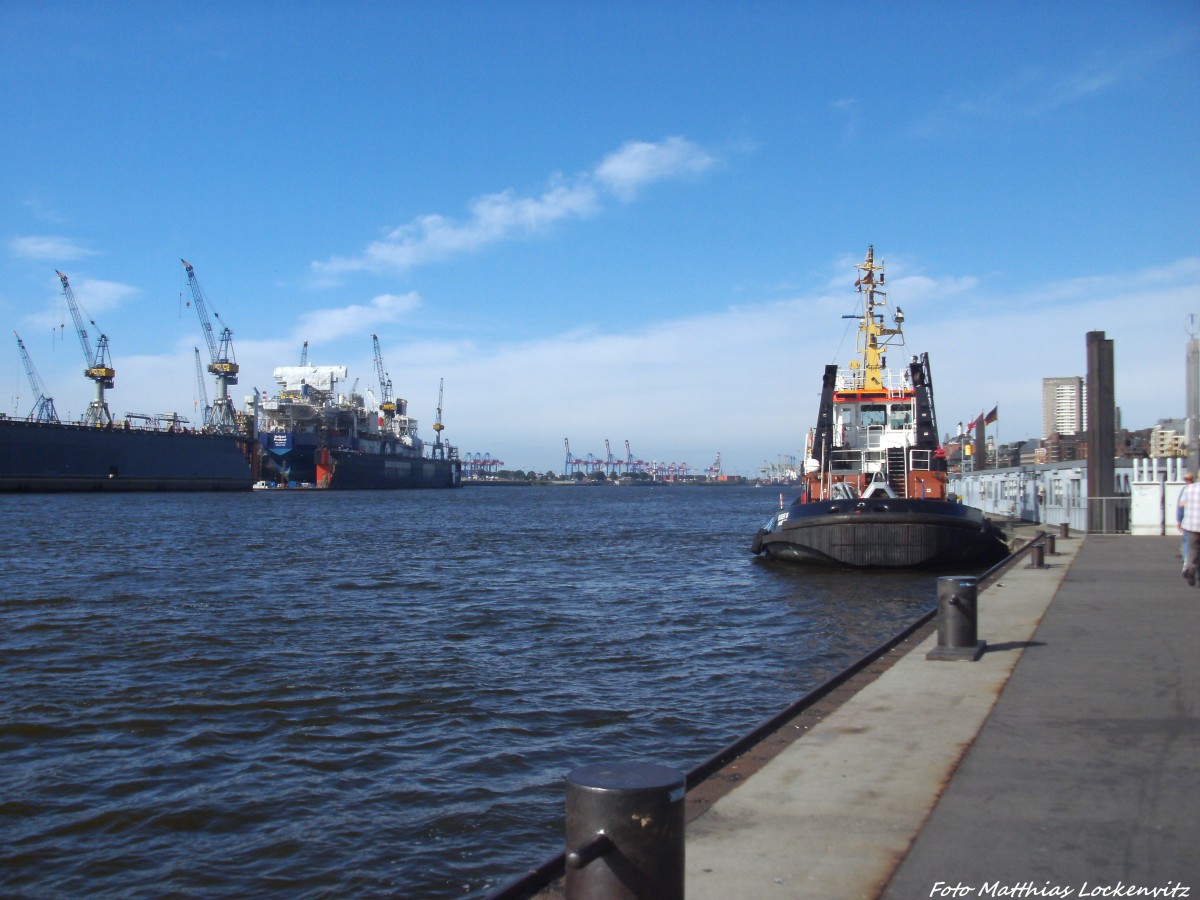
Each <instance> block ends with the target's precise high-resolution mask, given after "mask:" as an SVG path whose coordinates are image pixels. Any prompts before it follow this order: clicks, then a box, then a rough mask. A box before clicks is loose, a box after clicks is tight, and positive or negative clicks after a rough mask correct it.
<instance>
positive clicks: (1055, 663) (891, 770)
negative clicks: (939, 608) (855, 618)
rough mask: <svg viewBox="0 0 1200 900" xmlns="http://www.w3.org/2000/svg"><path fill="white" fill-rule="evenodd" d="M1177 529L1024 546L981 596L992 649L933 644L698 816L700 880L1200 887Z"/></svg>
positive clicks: (1190, 641)
mask: <svg viewBox="0 0 1200 900" xmlns="http://www.w3.org/2000/svg"><path fill="white" fill-rule="evenodd" d="M1178 547H1179V541H1178V539H1177V538H1173V537H1162V538H1156V537H1128V536H1090V537H1087V538H1086V539H1083V540H1080V539H1068V540H1059V541H1058V548H1059V550H1060V551H1062V555H1061V556H1053V557H1050V556H1048V557H1047V558H1046V561H1047V563H1048V564H1049V566H1050V567H1049V568H1047V569H1029V568H1025V567H1024V565H1023V564H1020V563H1019V564H1018V566H1017V567H1016V568H1014V569H1013V570H1011V571H1010V572H1009V573H1008V574H1007V575H1005V577H1004V578H1003V579H1002V581H1001V582H1000V584H997V585H995V586H993V587H991V588H989V589H988V590H986V591H984V592H983V593H982V594H981V595H980V598H979V637H980V638H981V639H983V640H986V641H987V642H988V645H989V646H988V652H987V653H985V654H984V655H983V657H982V658H981V659H980V660H979V661H978V662H933V661H929V660H926V659H925V654H926V653H927V652H928V650H930V649H932V647H933V646H935V645H936V638H930V639H929V640H928V641H926V642H925V643H924V644H923V645H921V646H919V647H918V648H917V649H915V650H913V651H912V652H910V653H909V654H908V655H907V656H905V657H904V658H902V659H900V660H899V661H897V662H896V663H895V664H894V665H893V666H892V667H891V668H890V669H889V670H888V671H887V672H885V673H884V674H883V675H882V676H881V677H880V678H879V679H878V680H876V681H875V682H873V683H871V684H869V685H868V686H867V687H866V688H864V689H863V690H862V691H861V692H860V693H859V694H857V695H856V696H855V697H854V698H852V699H851V700H850V701H848V702H847V703H846V704H844V705H843V706H842V707H840V708H839V709H838V710H837V711H836V712H834V713H833V714H832V715H830V716H829V717H828V718H826V719H825V720H823V721H821V722H820V723H819V724H818V725H816V726H814V727H813V728H812V730H811V731H810V732H809V733H808V734H806V735H805V736H804V737H803V738H802V739H801V740H799V741H797V742H795V743H794V744H793V745H792V746H791V747H789V748H788V749H787V750H785V751H784V752H783V753H781V754H780V755H779V756H778V757H776V758H775V759H774V760H772V761H771V762H770V763H768V764H767V765H766V766H765V767H764V768H763V769H762V770H761V771H759V772H757V773H756V774H754V775H753V776H752V777H750V778H749V779H747V781H746V782H745V783H744V784H742V785H741V786H739V787H738V788H737V789H736V790H734V791H733V792H732V793H730V794H728V795H727V796H725V797H723V798H721V799H720V800H718V801H717V802H716V803H715V804H714V806H713V808H712V809H711V810H710V811H709V812H707V813H705V814H704V815H703V816H701V817H700V818H699V819H697V820H696V821H694V822H692V823H690V824H689V825H688V831H687V863H686V865H687V872H686V884H687V895H688V897H689V898H734V897H764V898H767V897H787V898H837V900H844V898H854V897H863V898H874V897H879V896H883V897H885V898H889V900H891V898H898V900H907V898H916V897H931V896H933V897H936V896H943V897H980V896H996V897H1021V896H1024V897H1036V896H1072V897H1077V896H1095V897H1100V896H1116V895H1114V894H1113V893H1107V894H1106V893H1101V892H1096V893H1092V894H1088V893H1086V892H1087V891H1095V890H1096V889H1097V888H1099V889H1101V891H1103V890H1105V889H1111V888H1116V887H1118V886H1121V887H1123V888H1125V889H1127V888H1130V887H1141V888H1147V889H1153V888H1159V889H1161V891H1162V892H1160V893H1159V894H1157V896H1178V897H1182V896H1185V892H1184V891H1183V890H1182V889H1181V888H1177V887H1176V886H1177V885H1179V884H1180V883H1182V885H1183V886H1186V887H1188V888H1190V889H1191V894H1190V895H1191V896H1193V897H1200V709H1198V707H1200V590H1195V589H1190V588H1188V587H1187V585H1186V583H1185V582H1184V581H1183V579H1182V578H1181V577H1180V575H1179V562H1178V560H1177V559H1176V556H1175V553H1176V551H1177V550H1178ZM1052 599H1053V602H1051V600H1052ZM1054 889H1057V893H1051V891H1052V890H1054ZM1035 891H1038V892H1040V893H1035ZM1068 891H1069V892H1070V893H1067V892H1068ZM1167 891H1170V892H1169V893H1168V892H1167ZM1121 896H1137V895H1131V894H1123V895H1121ZM1140 896H1147V895H1146V894H1142V895H1140ZM1150 896H1153V895H1150Z"/></svg>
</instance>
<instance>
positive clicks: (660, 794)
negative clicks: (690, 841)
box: [566, 763, 687, 900]
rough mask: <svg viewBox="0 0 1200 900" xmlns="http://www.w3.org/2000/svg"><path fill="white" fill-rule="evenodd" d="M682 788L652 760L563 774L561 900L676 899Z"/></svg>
mask: <svg viewBox="0 0 1200 900" xmlns="http://www.w3.org/2000/svg"><path fill="white" fill-rule="evenodd" d="M686 790H687V785H686V780H685V777H684V773H683V772H680V771H678V770H676V769H670V768H667V767H666V766H657V765H654V764H652V763H616V764H611V765H594V766H583V767H582V768H579V769H575V770H574V771H573V772H571V773H570V774H569V775H567V878H566V896H567V900H634V898H637V900H658V898H663V900H672V898H677V900H683V846H684V842H683V832H684V822H683V796H684V794H685V793H686Z"/></svg>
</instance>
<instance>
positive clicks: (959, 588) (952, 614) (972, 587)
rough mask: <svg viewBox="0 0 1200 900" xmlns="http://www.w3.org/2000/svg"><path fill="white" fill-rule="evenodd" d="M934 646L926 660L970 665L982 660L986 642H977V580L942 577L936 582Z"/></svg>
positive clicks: (969, 577) (958, 576)
mask: <svg viewBox="0 0 1200 900" xmlns="http://www.w3.org/2000/svg"><path fill="white" fill-rule="evenodd" d="M937 591H938V616H937V633H938V645H937V646H936V647H934V648H933V649H932V650H930V651H929V652H928V653H927V654H925V658H926V659H941V660H958V659H969V660H971V661H972V662H974V661H975V660H977V659H979V657H981V656H983V651H984V648H985V647H987V641H981V640H978V639H977V631H978V628H977V616H976V609H977V607H978V598H979V579H977V578H975V577H974V576H970V575H946V576H944V577H942V578H939V579H938V585H937Z"/></svg>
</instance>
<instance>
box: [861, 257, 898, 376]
mask: <svg viewBox="0 0 1200 900" xmlns="http://www.w3.org/2000/svg"><path fill="white" fill-rule="evenodd" d="M855 268H856V269H858V270H859V271H860V272H862V273H863V274H862V275H860V276H859V277H858V280H857V281H856V282H855V283H854V285H855V287H856V288H857V289H858V292H859V293H860V294H862V295H863V311H862V319H861V320H860V322H859V326H858V352H859V353H860V354H861V355H862V363H861V365H862V367H863V370H864V372H863V383H862V384H861V385H860V386H859V388H858V389H859V390H864V391H882V390H883V369H884V366H885V365H886V360H885V358H884V356H883V351H884V350H885V349H886V348H887V347H889V346H891V345H892V344H895V345H897V346H903V345H904V332H903V331H902V329H901V326H902V325H903V324H904V312H903V311H902V310H901V309H900V308H899V307H896V313H895V315H894V316H893V317H892V318H893V321H894V322H895V323H896V327H895V328H886V327H884V324H883V313H879V312H876V307H882V306H886V305H887V291H885V290H884V289H883V284H884V271H883V260H880V261H879V262H878V263H877V262H875V246H874V245H871V246H869V247H867V257H866V259H864V260H863V261H862V262H861V263H859V264H858V265H857V266H855ZM876 272H878V273H879V274H878V277H876V274H875V273H876ZM858 367H859V363H858V362H857V361H854V362H852V363H851V364H850V368H851V369H857V368H858Z"/></svg>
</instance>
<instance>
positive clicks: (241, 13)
mask: <svg viewBox="0 0 1200 900" xmlns="http://www.w3.org/2000/svg"><path fill="white" fill-rule="evenodd" d="M0 26H2V27H0V34H3V35H4V37H3V38H2V40H3V41H4V44H3V46H4V49H5V53H4V54H3V60H0V67H2V71H3V72H4V74H5V77H6V80H7V83H8V84H9V85H10V89H9V90H8V91H7V92H5V94H4V96H3V98H0V109H2V110H3V113H4V116H5V120H6V121H8V122H10V123H12V126H13V127H12V129H11V130H12V132H13V135H12V138H11V140H9V141H7V142H6V144H5V145H4V146H3V147H0V160H2V161H3V164H4V165H3V170H4V171H5V173H6V176H5V180H4V189H3V191H0V240H2V241H3V246H2V250H3V252H2V253H0V321H2V322H3V324H4V325H5V326H7V328H8V330H9V331H10V332H11V331H14V330H15V331H17V332H19V333H20V334H21V337H22V339H23V340H24V342H25V344H26V346H27V347H28V351H29V354H30V356H31V358H32V359H33V360H34V362H35V364H36V367H37V370H38V372H39V374H40V375H41V377H42V379H43V380H44V381H45V382H46V384H47V386H48V389H49V392H50V393H51V395H52V396H53V397H54V400H55V403H56V406H57V408H58V410H59V413H60V415H63V416H64V417H65V416H67V415H69V414H70V415H73V416H74V417H76V418H77V417H78V416H79V415H80V414H81V413H82V412H83V410H84V408H85V407H86V405H87V403H88V400H89V399H90V395H91V388H90V385H89V384H88V383H87V380H86V379H85V378H84V377H83V375H82V369H83V359H82V354H81V353H80V348H79V343H78V339H77V337H76V335H75V334H74V332H73V329H72V326H71V319H70V317H69V315H67V314H66V310H65V305H64V304H63V301H62V297H61V291H60V284H59V279H58V278H57V277H56V275H55V270H56V269H59V270H62V271H63V272H65V273H67V274H68V275H69V276H70V278H71V284H72V285H73V287H74V290H75V292H76V295H77V296H78V298H79V300H80V303H81V304H82V305H83V307H84V309H85V311H86V314H87V317H88V318H89V319H90V320H94V322H95V323H96V328H97V329H98V331H99V332H102V333H104V334H106V335H107V336H108V338H109V340H110V343H111V352H112V362H113V367H114V368H115V369H116V372H117V375H116V383H115V387H114V388H113V389H112V391H111V392H110V394H109V401H110V403H111V404H112V407H113V412H114V414H116V415H120V414H123V413H124V412H126V411H133V412H141V413H156V412H166V411H176V412H180V413H182V414H184V415H186V416H189V417H190V418H191V419H192V421H197V417H196V416H195V415H194V409H193V408H192V407H194V405H195V403H196V400H197V395H198V390H197V385H196V375H195V364H194V355H193V354H194V350H193V348H194V347H197V346H199V347H203V345H204V344H203V336H202V334H201V329H200V323H199V322H198V320H197V317H196V312H195V310H194V309H193V308H192V307H191V306H190V305H189V296H188V287H187V278H186V273H185V271H184V267H183V265H182V264H181V263H180V258H186V259H188V260H189V262H191V263H192V264H193V265H194V266H195V272H196V275H197V277H198V279H199V280H200V282H201V283H202V284H203V286H204V291H205V296H206V298H207V300H208V302H209V304H210V306H211V308H212V310H213V311H214V312H216V313H217V314H218V315H219V317H220V321H221V322H223V323H224V324H227V325H228V326H229V327H230V328H231V329H232V331H233V345H234V349H235V353H236V356H237V361H238V363H239V364H240V367H241V372H242V378H241V383H240V384H239V385H238V386H237V387H236V388H234V389H233V390H232V393H233V396H234V398H235V401H236V402H237V403H238V404H239V406H240V403H241V399H242V397H243V396H244V395H245V394H248V393H250V392H251V390H252V389H253V388H255V387H257V388H259V389H260V390H267V389H271V388H273V387H274V385H273V382H272V379H271V373H272V369H273V368H274V367H275V366H283V365H296V363H297V362H298V360H299V358H300V354H301V348H302V346H303V344H304V343H305V342H306V341H307V342H308V344H309V349H308V356H309V359H310V360H311V361H313V362H314V363H318V364H324V365H342V364H344V365H346V366H347V367H348V368H349V370H350V374H349V377H350V379H351V380H353V379H356V378H357V379H360V380H361V384H362V386H374V384H375V374H374V367H373V364H372V346H371V334H372V333H373V332H374V333H378V335H379V338H380V341H381V344H382V349H383V357H384V362H385V365H386V368H387V372H388V374H389V376H390V378H391V380H392V382H393V383H394V385H395V391H396V393H397V394H398V395H399V396H401V397H404V398H407V399H408V401H409V409H410V412H411V413H412V414H413V415H415V416H416V417H417V418H418V419H419V420H420V422H421V431H422V434H423V436H424V437H425V438H426V440H427V441H429V440H432V438H433V433H432V430H431V428H432V425H433V422H434V416H435V409H436V406H437V399H438V388H439V382H440V380H441V379H444V383H445V401H444V421H445V425H446V431H445V435H444V436H445V439H446V440H448V441H450V442H451V443H453V444H455V445H457V446H458V447H460V448H463V449H467V450H473V449H477V448H478V449H486V450H488V451H489V452H490V453H491V454H492V455H493V456H494V457H496V458H499V459H503V460H505V461H506V462H507V464H508V466H509V467H510V468H520V469H526V470H536V471H539V472H540V471H557V470H559V469H561V467H562V464H563V452H562V442H563V438H564V436H569V437H570V439H571V443H572V447H573V448H575V449H576V450H578V451H580V452H584V453H586V452H592V453H597V454H598V453H600V452H601V451H602V450H603V444H604V440H605V439H606V438H607V439H611V441H612V442H613V445H614V447H621V448H623V446H624V441H625V440H629V441H631V443H632V445H633V448H634V451H635V452H636V453H637V454H638V455H639V456H640V457H642V458H644V459H666V458H669V459H672V460H678V461H680V462H683V461H686V462H688V463H689V464H690V465H691V466H692V467H693V468H699V469H702V468H705V467H707V466H709V465H711V464H712V462H713V459H714V457H715V455H716V453H717V452H720V453H721V456H722V462H723V468H724V469H725V471H726V472H729V473H732V474H742V475H753V474H755V473H756V472H757V470H758V468H759V467H760V466H761V465H762V464H763V462H764V461H766V460H774V459H775V458H776V457H777V456H779V455H780V454H787V453H797V452H798V451H799V450H800V449H801V448H802V447H803V445H804V436H805V434H806V432H807V430H808V429H809V427H810V426H811V425H812V424H813V420H814V417H815V414H816V407H817V400H818V394H819V389H820V372H821V369H822V367H823V365H824V364H825V363H828V362H835V361H839V360H845V359H848V358H850V357H851V356H853V354H854V335H853V331H852V330H851V331H849V332H845V333H838V332H836V331H831V330H830V323H831V322H832V321H834V320H835V319H837V318H838V317H840V316H842V315H852V314H854V313H855V312H856V308H855V307H856V297H855V294H854V288H853V282H854V276H855V271H854V268H853V267H854V264H855V263H856V262H857V261H858V260H860V259H861V258H862V255H863V252H864V251H865V250H866V247H867V246H868V245H874V247H875V250H876V253H877V254H878V255H879V256H880V257H882V258H883V259H885V260H886V261H887V264H888V283H889V288H890V292H891V293H890V300H891V302H892V304H893V306H895V305H898V306H900V307H902V308H903V309H904V311H905V314H906V315H907V317H908V318H907V323H906V326H905V330H906V334H907V339H908V345H907V348H906V351H907V352H908V353H920V352H924V351H927V352H928V353H929V354H930V359H931V365H932V373H933V378H934V380H935V383H936V385H937V394H938V408H937V414H938V430H939V432H940V433H941V434H943V435H945V434H947V433H953V432H954V431H955V430H956V427H957V423H958V422H960V421H963V422H966V421H969V420H971V419H972V418H974V417H975V416H977V415H979V414H981V413H984V412H987V411H988V410H991V409H993V407H995V406H997V405H998V406H999V418H998V421H997V422H996V424H995V426H993V427H994V428H995V429H996V430H997V433H998V435H999V437H1000V440H1001V441H1009V440H1018V439H1022V438H1032V437H1039V436H1040V435H1041V415H1042V408H1041V398H1042V391H1041V385H1042V379H1043V378H1046V377H1060V376H1073V375H1083V374H1085V370H1086V358H1085V334H1086V332H1088V331H1091V330H1103V331H1105V332H1106V334H1107V336H1108V337H1109V338H1111V339H1112V340H1113V341H1114V349H1115V359H1116V366H1115V368H1116V400H1117V404H1118V405H1119V406H1120V407H1121V409H1122V414H1123V421H1124V423H1125V424H1126V425H1127V426H1128V427H1130V428H1146V427H1149V426H1151V425H1153V424H1154V423H1155V422H1156V421H1158V420H1159V419H1165V418H1179V417H1182V416H1183V414H1184V412H1185V410H1184V393H1185V380H1186V379H1185V362H1186V359H1185V352H1186V344H1187V340H1188V338H1189V334H1188V332H1187V330H1186V329H1187V324H1186V323H1187V316H1188V315H1189V314H1191V313H1195V312H1197V311H1198V310H1197V306H1200V302H1198V300H1200V297H1198V295H1197V290H1196V284H1197V282H1198V281H1200V255H1198V254H1197V250H1196V247H1197V246H1198V240H1197V239H1198V237H1200V230H1198V229H1197V226H1196V224H1195V221H1194V215H1193V213H1192V209H1193V206H1194V203H1193V201H1194V199H1195V198H1196V196H1197V195H1198V193H1200V175H1198V174H1197V172H1196V171H1195V166H1194V165H1193V163H1192V160H1194V159H1195V157H1196V155H1197V151H1200V129H1197V128H1196V126H1195V125H1194V124H1189V123H1194V122H1196V121H1200V109H1197V107H1198V106H1200V63H1198V62H1197V60H1200V54H1197V52H1196V51H1197V49H1198V45H1200V12H1198V11H1197V9H1196V8H1195V7H1194V5H1190V4H1184V3H1173V2H1162V3H1155V4H1150V5H1137V6H1134V5H1132V4H1130V5H1126V6H1118V7H1116V8H1112V9H1105V10H1103V11H1096V10H1095V9H1094V8H1092V7H1089V6H1085V5H1083V4H1082V3H1067V4H1063V5H1059V6H1056V7H1055V8H1054V9H1049V10H1035V9H1032V8H1031V9H1011V8H1003V7H994V8H983V9H969V10H964V9H960V8H957V7H953V6H950V5H944V4H939V3H929V4H924V5H921V6H918V7H915V8H910V9H898V8H890V7H887V6H885V5H880V6H878V7H868V8H867V13H866V14H865V15H864V14H863V13H862V12H861V10H859V9H854V10H850V9H845V10H841V9H834V8H827V9H821V8H816V9H807V10H806V9H803V8H793V7H792V6H791V5H787V4H774V3H763V4H756V5H753V6H751V7H749V8H746V9H733V8H723V7H721V6H719V5H711V6H705V7H701V8H699V9H698V10H693V11H685V10H684V9H682V8H680V7H678V6H673V5H669V4H653V5H650V6H648V7H645V8H642V7H634V6H625V5H619V4H618V5H612V6H607V7H604V8H602V9H590V10H589V9H565V8H559V7H556V6H553V5H550V4H542V3H516V4H511V5H506V6H502V7H494V8H493V7H484V6H474V5H463V6H458V7H441V6H434V5H428V6H421V5H406V6H396V7H380V6H376V5H367V4H350V5H348V6H342V7H338V8H337V9H333V8H327V7H323V6H320V5H317V4H299V5H297V6H295V7H290V8H289V9H288V10H286V11H285V10H282V9H278V10H276V9H271V8H250V9H241V8H237V7H223V6H217V7H212V8H208V9H204V10H195V9H186V8H184V7H182V6H180V7H172V6H166V7H161V6H152V5H141V4H131V5H128V6H123V7H122V8H121V9H120V10H98V9H92V8H90V7H88V6H86V5H77V4H72V3H59V4H49V5H47V4H33V3H24V2H16V3H10V4H6V5H5V6H4V7H3V9H2V10H0ZM964 34H966V35H968V37H967V38H964V37H962V35H964ZM89 328H90V326H89ZM93 337H95V334H93ZM903 361H904V360H893V361H892V362H893V364H894V365H898V364H900V363H902V362H903ZM0 372H2V373H3V375H2V376H0V392H2V393H0V401H2V402H3V408H2V409H0V412H3V413H5V414H8V415H21V416H23V415H25V414H27V413H28V412H29V408H30V407H31V406H32V404H33V400H34V397H33V396H32V394H31V391H30V388H29V385H28V384H27V382H26V380H25V373H24V370H23V369H22V367H21V362H20V358H19V356H18V348H17V345H16V341H15V339H12V338H11V336H10V338H9V339H8V340H6V341H4V342H0ZM208 389H209V392H210V393H211V392H212V389H213V388H212V384H211V383H210V384H209V385H208ZM989 433H992V432H991V429H989Z"/></svg>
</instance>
